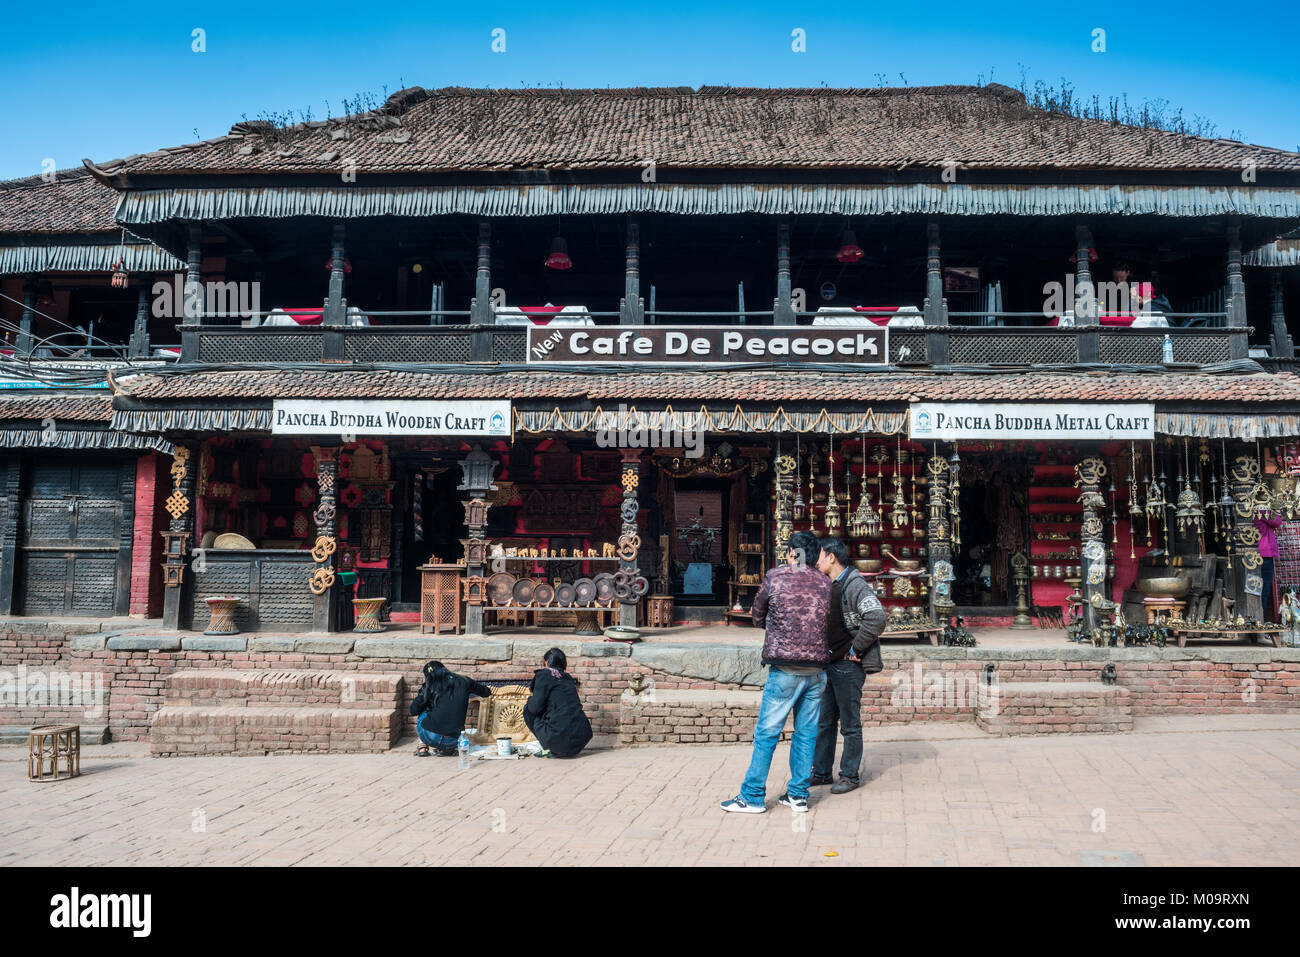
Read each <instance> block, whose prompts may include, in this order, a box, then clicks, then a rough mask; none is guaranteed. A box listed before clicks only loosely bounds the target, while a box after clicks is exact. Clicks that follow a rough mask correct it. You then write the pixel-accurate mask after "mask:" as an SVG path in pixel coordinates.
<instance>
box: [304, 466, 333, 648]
mask: <svg viewBox="0 0 1300 957" xmlns="http://www.w3.org/2000/svg"><path fill="white" fill-rule="evenodd" d="M311 454H312V457H313V458H314V459H315V460H316V496H317V504H316V511H315V513H314V514H313V516H312V517H313V519H314V520H315V522H316V544H315V545H314V546H313V548H312V550H311V557H312V558H313V559H315V561H316V569H315V571H313V572H312V576H311V584H310V586H309V587H310V588H311V593H312V595H313V601H312V612H311V630H312V631H334V630H335V629H336V628H337V626H338V613H337V611H336V609H335V607H334V594H335V592H334V582H335V578H336V575H335V565H334V555H335V553H336V552H337V551H338V538H337V529H338V514H337V513H338V494H339V490H338V478H339V459H338V455H339V450H338V447H337V446H329V445H313V446H312V447H311Z"/></svg>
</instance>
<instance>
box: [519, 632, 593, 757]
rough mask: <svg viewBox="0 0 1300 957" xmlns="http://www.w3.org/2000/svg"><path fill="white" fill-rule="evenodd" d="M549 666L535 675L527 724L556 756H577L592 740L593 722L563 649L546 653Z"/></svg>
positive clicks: (546, 662)
mask: <svg viewBox="0 0 1300 957" xmlns="http://www.w3.org/2000/svg"><path fill="white" fill-rule="evenodd" d="M542 662H543V663H544V664H545V665H546V667H545V668H539V669H538V670H537V673H536V674H534V675H533V680H532V683H531V684H530V685H529V690H531V691H532V693H533V694H532V697H530V698H529V699H528V703H527V704H526V705H524V724H526V725H528V730H529V731H531V732H532V733H533V734H535V735H536V736H537V740H538V742H539V743H540V744H541V746H542V747H543V748H545V749H546V750H547V751H549V752H550V753H551V756H552V757H556V758H572V757H576V756H577V754H578V752H579V751H581V750H582V749H583V748H585V747H586V746H587V744H588V742H590V741H591V722H590V721H588V720H587V715H586V714H585V713H583V710H582V702H581V701H580V700H579V699H578V682H577V681H576V680H575V679H574V677H573V676H572V675H570V674H568V673H567V672H566V671H565V670H564V669H565V668H567V667H568V665H569V662H568V659H566V658H565V656H564V652H562V651H561V650H560V649H559V648H552V649H551V650H550V651H548V652H547V653H546V654H545V655H543V656H542Z"/></svg>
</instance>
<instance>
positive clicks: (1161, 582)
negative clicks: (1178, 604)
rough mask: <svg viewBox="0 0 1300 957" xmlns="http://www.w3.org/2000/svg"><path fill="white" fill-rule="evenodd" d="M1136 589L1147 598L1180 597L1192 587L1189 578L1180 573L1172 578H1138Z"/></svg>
mask: <svg viewBox="0 0 1300 957" xmlns="http://www.w3.org/2000/svg"><path fill="white" fill-rule="evenodd" d="M1135 584H1136V585H1137V590H1138V591H1140V592H1141V593H1142V594H1144V595H1146V596H1147V597H1148V598H1182V597H1183V596H1184V595H1186V594H1187V592H1188V590H1189V589H1190V588H1191V587H1192V582H1191V579H1188V578H1184V577H1183V576H1181V575H1177V576H1174V577H1173V578H1139V579H1138V580H1137V582H1136V583H1135Z"/></svg>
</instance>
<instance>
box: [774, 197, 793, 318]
mask: <svg viewBox="0 0 1300 957" xmlns="http://www.w3.org/2000/svg"><path fill="white" fill-rule="evenodd" d="M773 309H774V310H775V312H774V318H773V325H777V326H793V325H794V324H795V315H794V304H793V303H792V302H791V299H790V224H789V223H788V222H781V223H778V224H777V227H776V304H775V306H774V307H773Z"/></svg>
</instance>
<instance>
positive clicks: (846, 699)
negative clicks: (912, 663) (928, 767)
mask: <svg viewBox="0 0 1300 957" xmlns="http://www.w3.org/2000/svg"><path fill="white" fill-rule="evenodd" d="M817 568H818V570H819V571H821V572H822V573H824V574H825V575H826V577H827V578H829V579H830V580H831V610H830V617H829V618H828V620H827V625H826V638H827V641H828V643H829V644H830V649H831V662H830V664H829V665H828V666H827V668H826V690H825V691H824V692H822V706H821V721H820V722H819V723H818V725H817V747H816V749H815V750H814V752H813V766H812V784H813V786H814V787H815V786H818V785H822V784H831V772H832V771H833V770H834V765H835V738H836V725H837V724H838V725H839V730H840V731H841V732H842V733H843V734H844V755H843V757H842V758H841V759H840V779H839V780H838V781H836V782H835V783H834V784H831V793H832V794H844V793H845V792H847V791H852V790H853V789H854V788H856V787H857V786H858V784H859V783H860V781H861V778H860V777H859V774H860V770H861V767H862V683H863V681H865V680H866V676H867V675H874V674H876V673H877V672H879V671H881V670H882V669H883V668H884V662H883V661H882V659H881V656H880V635H881V633H882V632H883V631H884V630H885V609H884V608H883V607H882V606H881V604H880V599H879V598H877V597H876V591H875V589H874V588H872V587H871V585H870V584H869V583H868V582H867V580H866V579H865V578H863V577H862V573H861V572H859V571H858V570H857V569H856V568H854V567H853V566H852V565H850V564H849V550H848V549H847V548H846V547H845V545H844V543H843V542H842V541H840V540H839V539H838V538H823V539H822V550H821V554H820V555H819V556H818V558H817Z"/></svg>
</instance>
